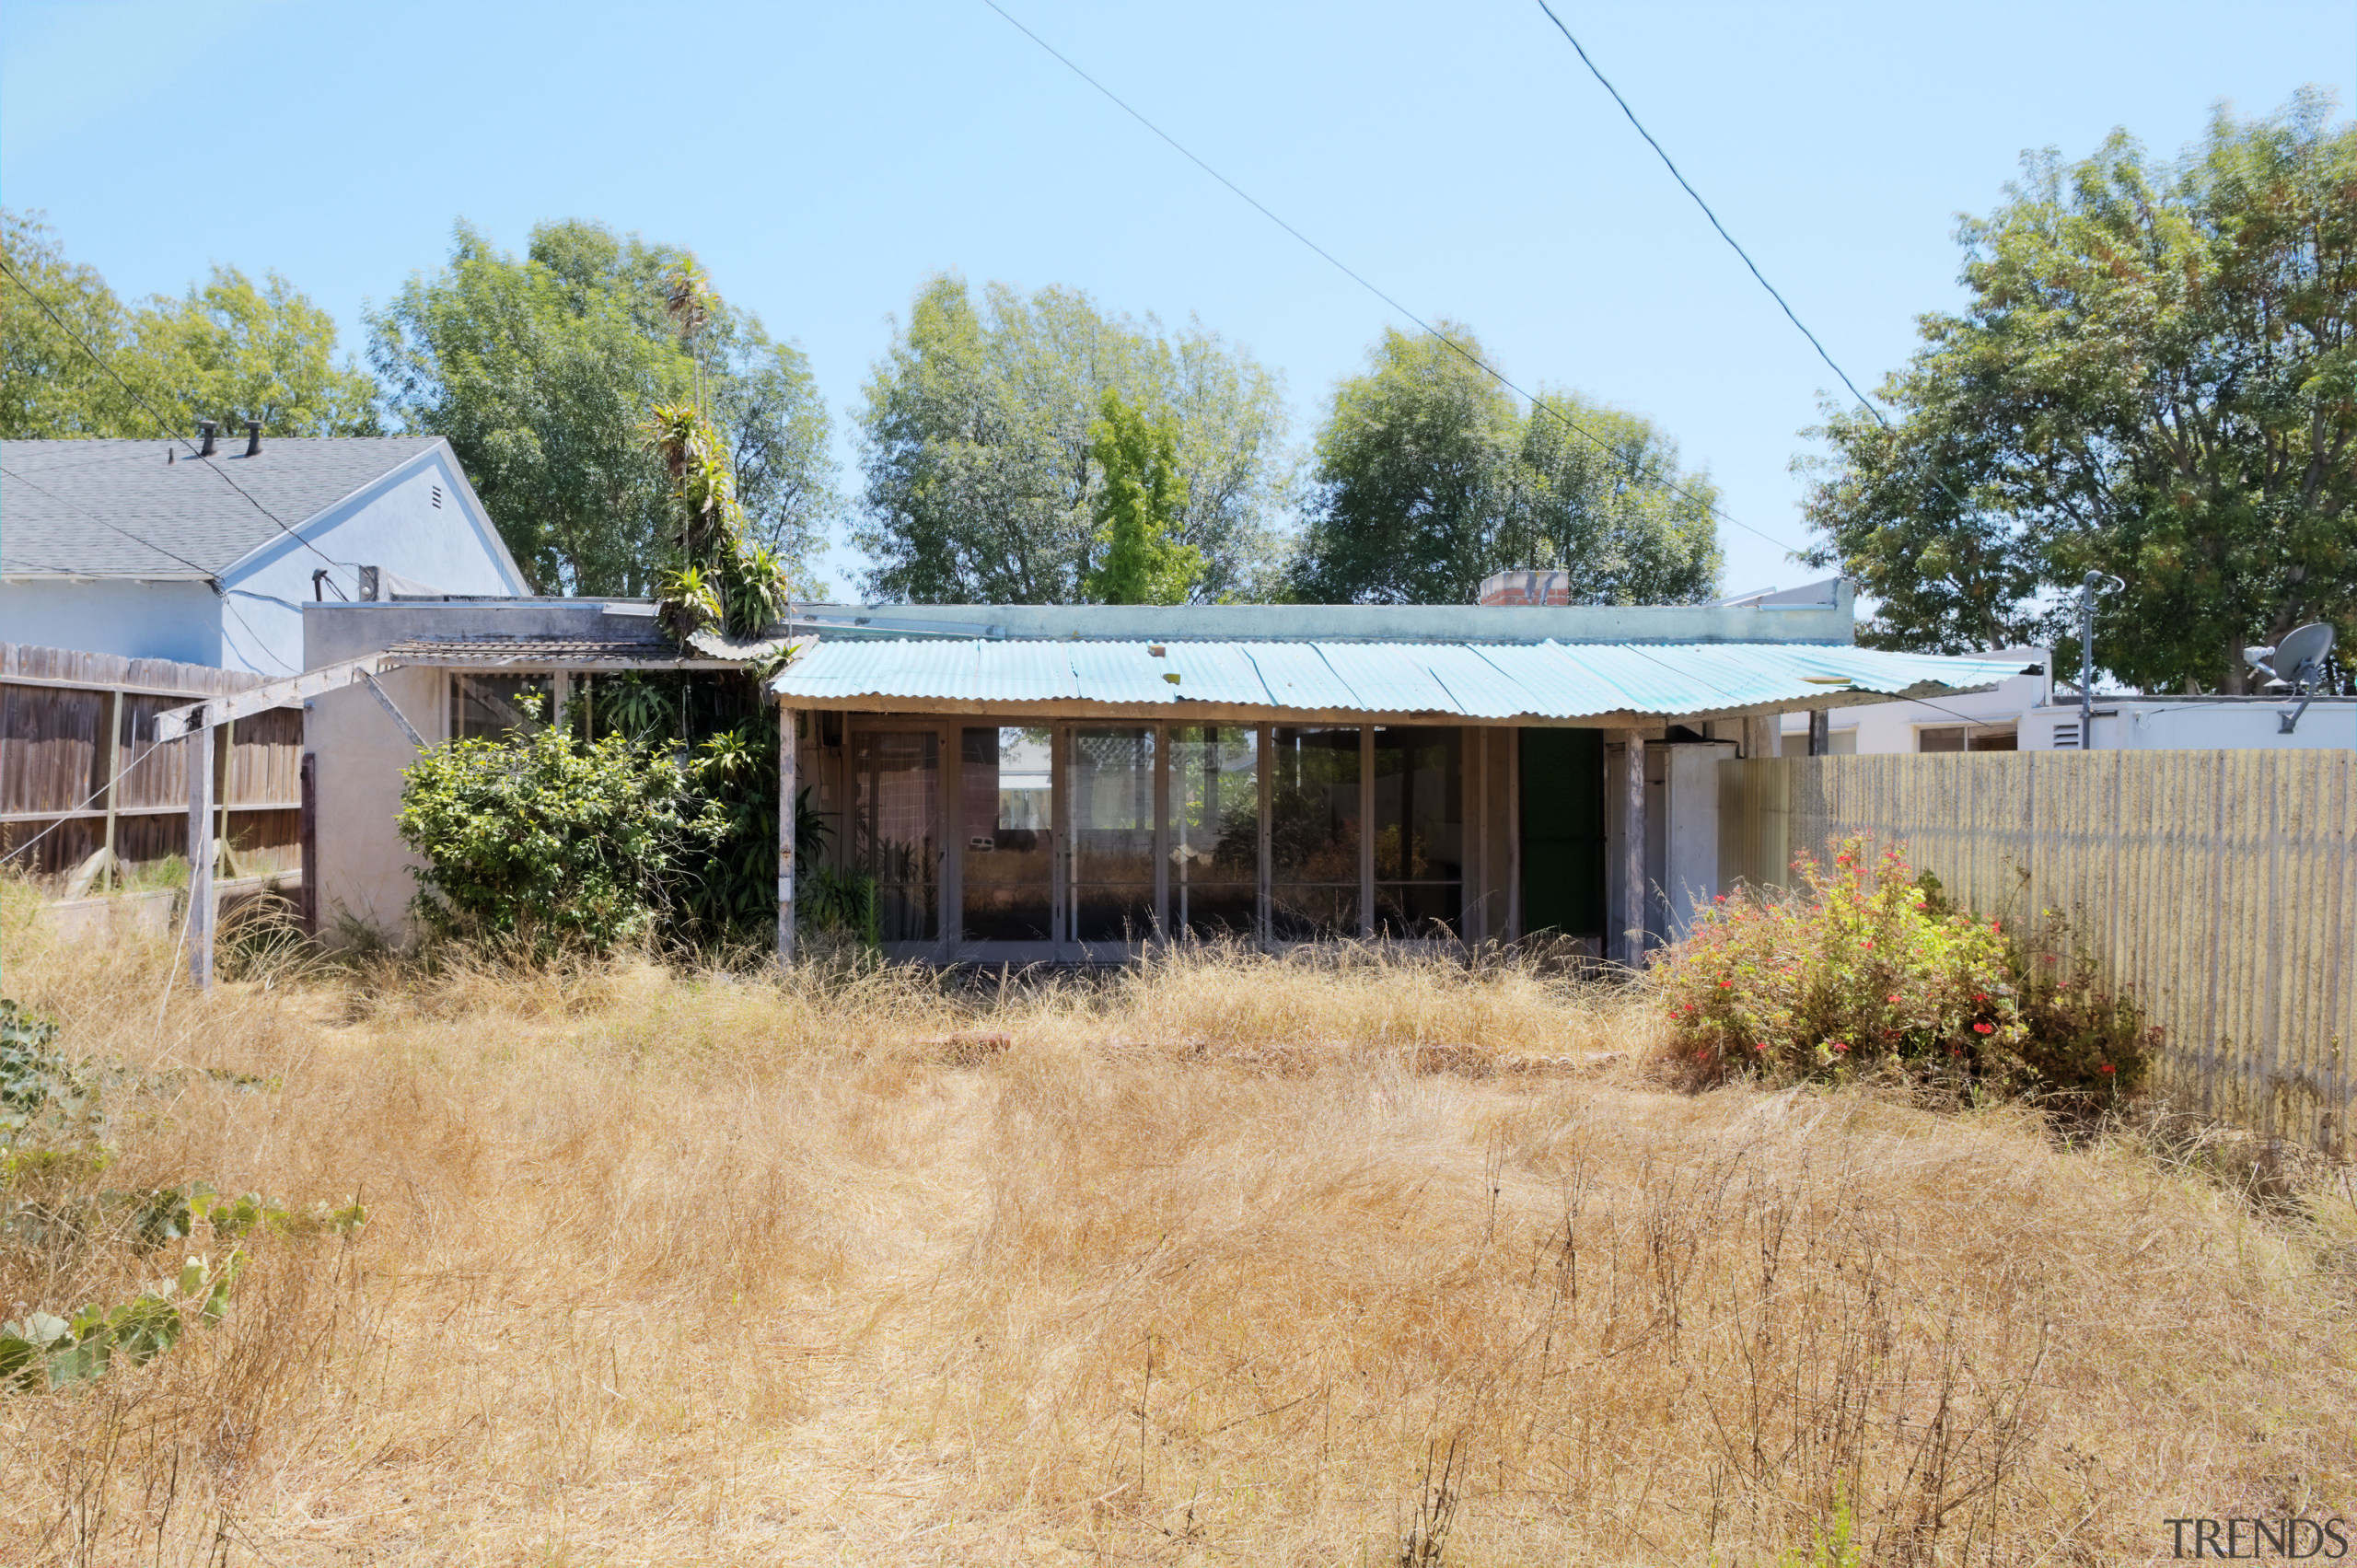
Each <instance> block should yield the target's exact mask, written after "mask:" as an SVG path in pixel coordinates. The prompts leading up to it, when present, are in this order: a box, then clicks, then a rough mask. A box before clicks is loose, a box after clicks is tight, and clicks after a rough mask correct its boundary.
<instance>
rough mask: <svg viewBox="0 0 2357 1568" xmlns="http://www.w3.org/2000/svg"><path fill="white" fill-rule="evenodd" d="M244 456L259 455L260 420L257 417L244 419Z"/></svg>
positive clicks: (254, 456) (253, 456)
mask: <svg viewBox="0 0 2357 1568" xmlns="http://www.w3.org/2000/svg"><path fill="white" fill-rule="evenodd" d="M246 456H248V457H250V458H259V457H261V420H259V419H250V420H248V421H246Z"/></svg>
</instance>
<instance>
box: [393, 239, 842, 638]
mask: <svg viewBox="0 0 2357 1568" xmlns="http://www.w3.org/2000/svg"><path fill="white" fill-rule="evenodd" d="M691 261H692V258H691V257H690V256H689V254H688V253H687V252H686V251H683V250H678V249H676V248H673V247H669V246H661V245H649V244H647V243H645V242H644V241H643V240H641V239H640V238H638V237H637V236H636V235H627V236H625V235H617V234H615V233H614V231H613V230H611V229H610V228H608V227H606V226H604V225H602V224H597V223H590V222H583V221H569V222H563V223H548V224H542V225H540V226H538V227H536V228H534V229H533V230H532V235H531V241H530V244H529V245H528V248H527V250H526V252H525V254H524V255H523V256H522V257H521V258H517V257H516V256H514V255H512V254H509V253H506V252H504V251H502V250H498V249H497V248H495V247H494V246H493V245H492V244H491V243H490V242H489V241H487V240H486V239H485V238H483V237H482V235H481V234H479V233H477V232H476V231H475V230H474V229H473V228H471V227H470V226H468V225H466V224H464V223H460V224H459V226H458V227H457V229H456V232H455V235H454V238H453V241H452V245H451V251H450V260H449V263H448V264H447V266H446V267H445V268H443V269H442V271H440V272H439V273H435V274H433V275H432V276H425V275H413V276H412V277H411V278H410V280H409V282H408V283H407V284H406V285H403V287H402V289H401V293H400V294H399V295H397V296H395V297H394V299H393V301H392V303H391V304H390V305H389V306H387V307H386V308H385V309H383V310H382V311H378V312H374V313H372V314H371V315H370V317H369V319H368V320H369V328H370V331H371V334H372V338H371V343H370V348H369V354H370V357H371V358H372V359H373V360H374V361H375V363H376V366H377V370H378V372H379V374H380V375H382V376H383V377H384V379H385V384H386V400H387V402H388V404H389V407H390V408H391V410H392V411H393V412H394V413H395V414H396V416H398V417H399V418H400V419H401V421H402V422H403V423H404V424H406V425H407V427H409V428H411V429H413V430H419V431H424V432H429V433H431V434H434V435H437V436H445V437H447V439H448V440H449V442H450V445H451V447H452V449H453V450H454V451H456V452H457V453H458V455H459V461H460V462H461V463H463V464H464V465H465V466H466V470H467V472H468V475H469V477H470V479H471V480H472V481H473V482H474V485H475V489H476V491H477V493H478V494H481V495H482V499H483V505H485V506H486V507H488V508H489V510H490V512H491V515H492V517H493V520H494V521H495V522H496V523H497V524H498V526H499V529H500V533H501V534H502V536H503V537H504V538H505V540H506V541H507V546H508V549H509V550H510V551H511V552H514V554H515V556H516V558H517V561H518V562H519V563H522V564H523V566H524V568H525V570H526V572H527V573H528V574H529V575H530V576H531V577H532V580H533V585H534V586H535V587H538V588H539V589H540V590H541V591H543V592H561V593H581V594H646V593H649V592H651V591H653V589H654V587H655V582H656V574H657V573H658V571H659V570H660V569H661V566H662V563H663V561H664V558H665V552H666V548H667V546H666V543H665V529H666V527H667V524H668V520H669V518H670V517H671V507H672V504H673V498H672V495H671V481H670V476H669V474H668V472H667V471H666V470H665V467H664V464H663V461H662V459H661V458H660V457H659V455H658V454H657V452H656V449H655V447H654V445H653V443H652V442H651V441H650V438H649V431H648V428H647V424H646V421H647V418H648V413H649V411H650V410H652V409H655V408H656V407H658V406H680V405H686V404H690V403H693V402H695V401H696V396H697V391H698V388H699V378H700V377H701V385H702V393H703V399H704V406H705V407H706V408H708V409H709V410H710V412H711V416H712V423H713V424H714V426H715V428H716V430H717V433H718V435H719V437H720V439H721V442H722V446H723V448H724V450H725V453H726V462H727V464H728V467H729V478H730V485H731V491H732V494H734V496H735V498H736V501H737V505H741V506H742V507H743V509H744V516H745V528H746V532H747V534H748V536H749V538H750V539H751V540H753V541H755V542H756V543H758V544H760V545H761V546H764V547H766V548H767V549H769V550H770V551H772V552H775V554H776V555H777V556H778V557H779V558H780V559H781V560H782V561H783V562H784V563H786V565H787V567H788V569H789V570H790V572H791V573H792V574H793V575H795V577H796V578H797V579H799V580H800V582H801V583H802V584H803V585H804V586H805V587H807V584H808V577H809V565H808V562H809V557H810V555H811V553H812V552H814V551H815V550H816V549H817V548H818V546H819V541H820V540H821V539H822V538H823V536H824V532H825V528H826V525H827V521H828V519H829V518H830V517H831V516H832V514H833V512H834V510H835V507H836V497H835V489H834V479H833V468H832V462H831V459H830V457H829V455H828V452H827V442H828V436H829V422H828V416H827V411H826V405H825V403H824V401H822V400H821V399H820V398H819V391H818V387H817V384H816V382H815V381H814V380H813V378H812V377H811V375H810V370H809V366H808V364H807V361H806V360H805V359H804V357H803V354H802V352H801V350H800V349H798V348H797V347H795V345H794V344H792V343H779V342H777V341H775V340H773V339H772V338H771V337H770V335H769V334H768V332H767V331H765V330H764V329H763V327H762V325H761V319H760V318H759V317H758V316H755V315H753V314H751V313H749V312H746V311H740V310H737V309H736V308H732V307H730V306H728V305H727V304H726V303H725V302H723V301H719V300H717V299H715V300H714V301H713V304H712V308H711V310H710V319H708V320H707V321H705V322H704V323H703V324H702V328H701V330H700V331H698V332H697V333H696V334H695V340H694V342H695V347H694V349H693V350H692V351H691V348H690V347H689V346H688V344H687V343H685V342H684V341H683V340H682V338H681V336H680V334H679V332H678V331H675V330H674V326H673V322H672V320H671V318H670V316H669V315H668V311H667V305H666V302H667V298H668V286H669V285H668V283H667V279H668V277H669V276H670V275H671V274H673V273H674V272H675V271H676V270H677V269H679V267H680V266H681V265H682V264H685V263H690V262H691Z"/></svg>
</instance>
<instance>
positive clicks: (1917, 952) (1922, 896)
mask: <svg viewBox="0 0 2357 1568" xmlns="http://www.w3.org/2000/svg"><path fill="white" fill-rule="evenodd" d="M1794 870H1795V871H1796V872H1797V873H1798V874H1799V877H1800V883H1801V885H1800V887H1799V888H1798V889H1795V890H1794V892H1793V893H1792V894H1791V895H1789V896H1780V897H1761V896H1759V895H1757V894H1754V893H1751V892H1748V891H1747V892H1744V893H1739V894H1736V895H1734V896H1731V897H1724V898H1722V899H1720V900H1718V902H1717V903H1715V904H1714V905H1713V906H1712V907H1711V908H1710V909H1708V910H1706V911H1704V912H1701V914H1700V916H1699V917H1698V918H1697V919H1696V921H1695V923H1694V926H1693V928H1692V930H1691V931H1690V933H1689V935H1687V936H1686V938H1685V939H1684V940H1682V941H1680V942H1678V943H1677V944H1676V945H1675V946H1673V947H1669V948H1668V949H1666V951H1665V952H1664V953H1663V954H1662V955H1661V957H1660V958H1659V959H1658V960H1657V961H1656V963H1655V968H1654V970H1653V983H1654V984H1655V987H1656V989H1657V992H1658V993H1659V995H1660V997H1661V1001H1662V1005H1663V1006H1664V1007H1665V1009H1666V1012H1667V1013H1668V1016H1669V1020H1670V1023H1671V1026H1672V1028H1673V1029H1674V1030H1675V1033H1676V1039H1677V1041H1678V1059H1679V1062H1680V1063H1681V1065H1682V1066H1684V1067H1685V1069H1686V1070H1687V1074H1688V1076H1689V1077H1690V1078H1692V1079H1694V1080H1696V1081H1700V1082H1713V1081H1716V1080H1718V1079H1720V1078H1723V1077H1724V1076H1726V1075H1728V1074H1734V1073H1744V1072H1755V1073H1761V1074H1767V1075H1770V1076H1773V1077H1786V1078H1805V1077H1841V1076H1845V1075H1847V1074H1851V1073H1852V1072H1854V1071H1856V1070H1857V1069H1859V1068H1860V1067H1862V1066H1864V1065H1865V1064H1868V1063H1877V1064H1878V1063H1897V1064H1898V1065H1899V1066H1901V1067H1902V1068H1905V1069H1908V1070H1910V1071H1914V1072H1917V1073H1929V1074H1936V1075H1939V1076H1941V1077H1945V1078H1950V1079H1954V1080H1956V1081H1959V1082H1964V1083H1968V1084H1972V1085H1976V1086H1987V1087H1990V1088H1992V1089H1996V1090H1999V1091H2001V1092H2008V1093H2020V1092H2029V1093H2038V1092H2049V1093H2053V1092H2060V1093H2062V1094H2065V1095H2073V1096H2079V1097H2084V1096H2087V1095H2090V1094H2092V1095H2096V1096H2100V1097H2102V1098H2110V1097H2112V1096H2114V1095H2116V1094H2118V1093H2119V1092H2121V1091H2123V1090H2126V1089H2130V1088H2132V1087H2134V1086H2136V1085H2137V1083H2138V1082H2140V1081H2141V1079H2142V1074H2143V1071H2144V1066H2145V1063H2146V1061H2147V1056H2148V1051H2149V1046H2150V1034H2149V1031H2143V1030H2141V1029H2139V1028H2135V1027H2134V1025H2133V1015H2132V1009H2128V1008H2127V1005H2126V1004H2125V1002H2124V1001H2121V1000H2120V999H2118V998H2103V997H2101V996H2100V994H2099V993H2096V992H2093V991H2090V992H2089V993H2088V995H2089V996H2091V997H2094V998H2095V1000H2094V1001H2093V1002H2090V1001H2089V1000H2088V999H2087V997H2082V998H2079V999H2073V998H2072V997H2071V995H2070V993H2069V987H2068V985H2067V984H2066V985H2065V986H2064V987H2063V989H2062V991H2061V993H2060V998H2059V1000H2060V1003H2061V1006H2060V1007H2059V1008H2058V993H2057V991H2056V989H2055V986H2054V985H2053V984H2052V983H2050V982H2048V981H2045V980H2044V979H2042V978H2041V977H2038V976H2037V975H2036V973H2035V970H2036V968H2037V967H2038V966H2037V965H2036V964H2035V963H2034V962H2033V961H2031V960H2032V958H2034V955H2032V954H2031V953H2030V950H2029V948H2028V947H2026V946H2025V944H2024V943H2023V941H2022V940H2021V937H2020V935H2019V934H2009V933H2008V932H2007V930H2006V928H2005V923H2004V921H2003V919H2002V918H1998V919H1987V920H1984V919H1982V918H1980V916H1978V915H1975V914H1971V913H1968V912H1963V911H1959V910H1956V909H1953V908H1951V907H1949V906H1948V905H1947V903H1946V902H1945V900H1943V899H1941V898H1940V896H1939V890H1938V884H1937V882H1936V881H1935V880H1932V879H1929V878H1924V877H1917V876H1916V875H1914V873H1913V872H1912V871H1911V869H1910V867H1909V865H1908V864H1907V861H1906V858H1905V857H1904V856H1903V855H1901V854H1899V853H1898V851H1897V850H1896V849H1886V850H1884V851H1883V852H1882V853H1881V854H1873V853H1872V852H1871V850H1870V848H1869V846H1868V842H1867V841H1866V840H1865V839H1864V838H1863V837H1857V838H1850V839H1845V840H1843V841H1842V842H1841V843H1840V845H1839V846H1838V848H1837V850H1836V852H1835V854H1834V856H1833V864H1832V865H1830V866H1827V865H1820V864H1819V863H1818V862H1817V860H1816V859H1815V858H1814V857H1811V856H1803V857H1801V858H1800V859H1798V860H1796V861H1794ZM2073 973H2074V974H2075V975H2076V976H2077V978H2078V980H2079V982H2080V983H2081V984H2082V985H2083V986H2089V987H2092V985H2093V975H2092V972H2091V970H2089V969H2087V968H2086V967H2085V966H2084V965H2083V966H2082V967H2081V968H2080V969H2078V970H2073ZM2091 1005H2094V1006H2097V1008H2098V1011H2099V1012H2100V1013H2101V1016H2102V1018H2103V1019H2105V1020H2107V1021H2108V1020H2117V1019H2119V1018H2120V1017H2122V1016H2126V1017H2128V1018H2129V1020H2130V1027H2129V1028H2127V1030H2126V1032H2125V1033H2124V1034H2122V1033H2120V1032H2119V1030H2118V1029H2117V1028H2113V1027H2112V1024H2111V1023H2110V1022H2107V1023H2105V1024H2104V1025H2103V1026H2102V1027H2100V1028H2098V1027H2093V1026H2091V1025H2090V1024H2089V1021H2088V1016H2087V1009H2088V1008H2089V1007H2090V1006H2091ZM2091 1045H2092V1046H2093V1047H2094V1048H2093V1049H2090V1047H2091Z"/></svg>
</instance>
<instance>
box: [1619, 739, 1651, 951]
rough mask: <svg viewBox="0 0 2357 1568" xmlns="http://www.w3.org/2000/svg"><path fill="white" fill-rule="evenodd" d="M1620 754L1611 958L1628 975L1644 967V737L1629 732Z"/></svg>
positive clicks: (1645, 901) (1645, 902) (1645, 899)
mask: <svg viewBox="0 0 2357 1568" xmlns="http://www.w3.org/2000/svg"><path fill="white" fill-rule="evenodd" d="M1622 740H1623V743H1622V749H1621V753H1620V885H1621V888H1622V893H1621V898H1620V925H1621V929H1620V931H1619V932H1618V933H1616V934H1615V947H1616V948H1617V951H1616V952H1615V953H1614V955H1613V956H1614V957H1615V958H1618V959H1619V960H1620V963H1621V965H1622V966H1623V967H1625V968H1627V969H1628V970H1631V972H1633V971H1635V970H1641V969H1643V967H1644V964H1645V914H1646V906H1647V905H1648V904H1649V903H1650V902H1651V900H1650V899H1649V898H1648V897H1647V894H1646V889H1645V738H1644V737H1643V736H1642V735H1639V734H1637V733H1635V732H1634V731H1631V732H1630V733H1629V734H1628V735H1626V736H1625V737H1623V738H1622Z"/></svg>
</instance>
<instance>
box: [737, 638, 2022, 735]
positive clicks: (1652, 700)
mask: <svg viewBox="0 0 2357 1568" xmlns="http://www.w3.org/2000/svg"><path fill="white" fill-rule="evenodd" d="M1152 650H1153V645H1149V644H1145V643H1083V642H1037V641H1033V642H1026V641H1014V640H1009V641H989V640H976V641H971V642H965V641H956V642H952V641H927V642H887V641H881V640H878V641H865V640H849V639H846V640H843V641H830V642H821V643H819V645H817V646H815V647H813V648H811V649H810V650H809V651H808V652H807V653H806V654H804V655H803V656H801V657H800V658H798V659H797V660H795V663H794V665H793V666H792V668H789V669H787V670H786V671H785V672H784V674H782V675H780V676H779V677H778V678H777V679H775V680H774V681H772V689H773V690H774V691H777V692H778V693H779V694H780V695H782V696H784V697H785V698H786V699H788V700H789V701H792V700H795V699H797V698H798V699H801V700H804V701H821V702H823V701H829V700H834V701H848V700H851V699H854V698H870V699H877V700H884V701H888V700H891V699H894V698H904V699H922V700H925V701H935V702H963V703H975V704H976V705H978V706H980V705H987V704H990V703H1043V702H1080V703H1108V704H1120V705H1122V706H1128V707H1138V706H1157V707H1168V708H1173V709H1179V710H1183V709H1185V708H1187V707H1189V706H1190V705H1193V704H1197V703H1219V704H1222V705H1229V706H1237V707H1256V708H1267V709H1271V710H1274V711H1284V710H1295V711H1301V712H1313V711H1331V710H1335V709H1343V710H1351V711H1356V712H1361V713H1371V714H1456V715H1458V716H1461V717H1465V718H1476V719H1511V718H1550V719H1574V718H1585V717H1588V716H1591V715H1594V714H1613V713H1638V714H1655V715H1660V716H1663V717H1674V716H1676V715H1678V714H1699V713H1718V712H1725V711H1728V710H1732V709H1739V708H1757V707H1761V706H1765V705H1769V704H1775V703H1782V704H1784V705H1787V706H1799V705H1802V704H1804V703H1806V702H1807V701H1808V700H1809V699H1812V698H1822V697H1824V696H1826V695H1827V694H1828V693H1829V691H1834V690H1837V689H1838V688H1837V687H1835V686H1833V685H1831V684H1829V681H1831V680H1833V679H1845V680H1846V681H1847V682H1848V684H1849V688H1850V689H1852V690H1855V691H1873V692H1877V693H1884V694H1890V695H1897V694H1900V693H1904V692H1909V691H1916V690H1918V689H1922V688H1929V687H1939V688H1945V689H1948V690H1954V689H1956V688H1961V687H1971V686H1987V685H1991V684H1993V683H1995V682H1996V681H1999V680H2002V679H2005V678H2006V677H2007V676H2011V675H2018V674H2020V673H2021V671H2022V668H2023V667H2022V666H2021V665H2019V664H2017V663H2014V662H2010V661H2006V660H1991V659H1971V658H1947V657H1943V656H1936V655H1930V654H1893V653H1883V652H1880V651H1878V650H1876V649H1873V648H1855V647H1840V646H1831V645H1809V644H1783V643H1701V644H1672V645H1662V644H1627V643H1551V642H1550V643H1524V644H1496V643H1482V644H1471V643H1312V642H1299V643H1171V644H1168V645H1165V651H1164V652H1163V653H1162V654H1160V655H1156V654H1155V653H1154V652H1153V651H1152ZM1171 675H1176V676H1178V677H1179V679H1177V680H1176V681H1172V680H1169V679H1166V678H1167V677H1168V676H1171ZM1813 677H1814V678H1816V679H1812V678H1813Z"/></svg>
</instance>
